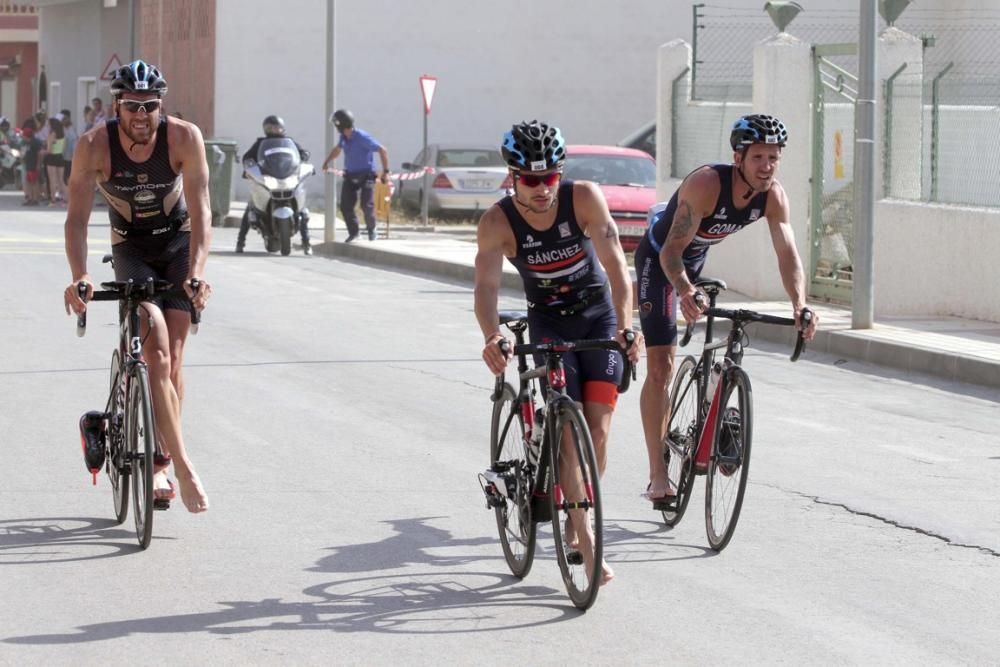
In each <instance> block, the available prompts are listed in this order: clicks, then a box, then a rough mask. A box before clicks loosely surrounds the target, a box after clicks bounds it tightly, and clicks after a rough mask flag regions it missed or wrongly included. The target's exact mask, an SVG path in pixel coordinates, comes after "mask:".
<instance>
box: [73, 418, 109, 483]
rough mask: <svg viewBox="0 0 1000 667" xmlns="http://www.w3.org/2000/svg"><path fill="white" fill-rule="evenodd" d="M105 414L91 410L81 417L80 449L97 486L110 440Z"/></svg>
mask: <svg viewBox="0 0 1000 667" xmlns="http://www.w3.org/2000/svg"><path fill="white" fill-rule="evenodd" d="M104 417H105V415H104V413H103V412H98V411H96V410H91V411H90V412H87V413H85V414H84V415H83V416H82V417H80V447H81V448H82V449H83V461H84V464H85V465H86V466H87V470H89V471H90V473H91V475H93V478H94V485H95V486H96V485H97V473H98V472H100V470H101V468H102V467H103V466H104V456H105V451H106V443H107V438H108V427H107V420H105V418H104Z"/></svg>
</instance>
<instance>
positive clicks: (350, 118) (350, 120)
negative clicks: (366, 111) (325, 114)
mask: <svg viewBox="0 0 1000 667" xmlns="http://www.w3.org/2000/svg"><path fill="white" fill-rule="evenodd" d="M330 122H331V123H333V125H334V127H336V128H337V131H338V132H343V131H344V130H349V129H351V128H352V127H354V114H352V113H351V112H350V111H348V110H347V109H337V110H336V111H334V112H333V115H332V116H330Z"/></svg>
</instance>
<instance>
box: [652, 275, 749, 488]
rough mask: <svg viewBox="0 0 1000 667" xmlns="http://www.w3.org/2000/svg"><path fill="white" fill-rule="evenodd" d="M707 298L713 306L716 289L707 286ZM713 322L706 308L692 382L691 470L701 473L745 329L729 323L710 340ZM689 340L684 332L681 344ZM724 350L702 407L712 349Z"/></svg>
mask: <svg viewBox="0 0 1000 667" xmlns="http://www.w3.org/2000/svg"><path fill="white" fill-rule="evenodd" d="M706 294H708V298H709V308H710V309H711V308H715V299H716V297H717V296H718V292H717V291H715V290H713V289H707V290H706ZM714 323H715V316H714V315H712V313H711V311H709V313H708V315H707V316H706V318H705V345H704V347H703V348H702V352H701V358H700V359H699V361H698V371H697V376H696V380H697V382H696V384H695V386H696V387H697V390H698V419H697V427H696V431H697V437H698V445H697V447H696V448H695V461H694V464H695V471H696V472H697V473H704V472H705V470H706V469H707V467H708V461H709V457H710V455H711V452H712V438H713V437H714V434H715V422H716V420H717V419H718V415H719V402H720V400H721V397H722V393H723V390H724V389H725V387H726V382H727V376H728V375H729V371H730V369H732V368H735V367H739V365H740V363H741V362H742V361H743V338H744V335H745V332H744V331H743V325H742V324H741V323H740V322H733V327H732V329H731V330H730V331H729V334H728V335H727V336H726V337H725V338H720V339H719V340H715V341H713V340H712V329H713V325H714ZM689 339H690V334H685V340H684V342H683V343H681V344H682V345H684V344H686V343H687V340H689ZM723 349H724V350H725V354H724V355H723V359H722V362H721V364H722V368H721V372H720V375H719V382H718V384H717V385H716V386H715V393H714V394H713V395H712V400H711V404H710V405H709V406H708V407H707V408H706V405H705V403H706V398H707V394H708V380H709V378H710V377H711V376H712V368H713V366H714V365H715V357H716V352H717V351H718V350H723ZM668 445H669V443H668Z"/></svg>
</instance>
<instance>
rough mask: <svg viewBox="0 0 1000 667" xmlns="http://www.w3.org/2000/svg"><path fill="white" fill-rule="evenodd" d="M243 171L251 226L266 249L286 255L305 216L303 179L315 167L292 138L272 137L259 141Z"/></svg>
mask: <svg viewBox="0 0 1000 667" xmlns="http://www.w3.org/2000/svg"><path fill="white" fill-rule="evenodd" d="M243 170H244V171H243V177H244V178H247V179H249V180H250V183H251V185H250V202H249V203H248V204H247V215H248V216H249V219H250V226H251V228H253V229H256V230H257V231H259V232H260V234H261V236H263V237H264V247H265V248H266V249H267V251H268V252H277V251H279V250H280V251H281V254H282V255H288V254H289V253H291V251H292V236H293V235H295V234H297V233H298V232H299V222H300V220H301V219H302V216H308V209H306V189H305V179H307V178H308V177H310V176H312V175H313V174H314V173H315V172H316V170H315V168H314V167H313V166H312V165H311V164H309V163H308V162H302V160H301V159H300V157H299V149H298V147H297V146H296V145H295V142H294V141H292V140H291V139H288V138H285V137H272V138H269V139H265V140H264V141H262V142H261V143H260V147H259V148H258V149H257V156H256V158H248V159H247V160H245V161H244V162H243Z"/></svg>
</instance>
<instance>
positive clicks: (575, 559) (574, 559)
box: [566, 549, 583, 565]
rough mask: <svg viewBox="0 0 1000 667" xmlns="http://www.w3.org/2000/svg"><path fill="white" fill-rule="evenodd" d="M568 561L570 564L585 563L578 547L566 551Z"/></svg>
mask: <svg viewBox="0 0 1000 667" xmlns="http://www.w3.org/2000/svg"><path fill="white" fill-rule="evenodd" d="M566 562H567V563H569V564H570V565H583V554H582V553H580V552H579V551H577V550H576V549H571V550H569V551H567V552H566Z"/></svg>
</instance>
